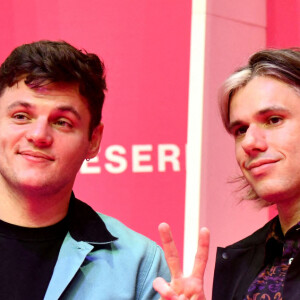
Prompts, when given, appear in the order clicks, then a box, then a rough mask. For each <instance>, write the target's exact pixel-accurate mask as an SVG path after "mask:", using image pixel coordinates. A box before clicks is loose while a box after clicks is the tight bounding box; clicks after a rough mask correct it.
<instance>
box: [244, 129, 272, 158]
mask: <svg viewBox="0 0 300 300" xmlns="http://www.w3.org/2000/svg"><path fill="white" fill-rule="evenodd" d="M241 146H242V148H243V149H244V151H245V152H246V153H247V154H248V155H249V156H255V155H257V154H258V153H260V152H264V151H266V150H267V149H268V144H267V141H266V136H265V132H264V130H263V128H260V127H259V126H257V125H256V124H250V126H249V127H248V129H247V131H246V133H245V136H244V138H243V140H242V144H241Z"/></svg>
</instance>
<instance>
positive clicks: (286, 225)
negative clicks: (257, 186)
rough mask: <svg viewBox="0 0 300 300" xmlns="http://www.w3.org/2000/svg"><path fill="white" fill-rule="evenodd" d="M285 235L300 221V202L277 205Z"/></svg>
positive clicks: (285, 202)
mask: <svg viewBox="0 0 300 300" xmlns="http://www.w3.org/2000/svg"><path fill="white" fill-rule="evenodd" d="M277 209H278V215H279V220H280V225H281V229H282V232H283V234H284V235H285V234H286V232H287V231H288V230H289V229H290V228H291V227H293V226H294V225H296V224H297V223H298V222H299V221H300V201H299V200H295V201H284V203H278V204H277Z"/></svg>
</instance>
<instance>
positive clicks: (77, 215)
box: [68, 193, 117, 244]
mask: <svg viewBox="0 0 300 300" xmlns="http://www.w3.org/2000/svg"><path fill="white" fill-rule="evenodd" d="M68 224H69V232H70V234H71V236H72V237H73V239H75V240H76V241H84V242H88V243H91V244H109V243H111V242H113V241H115V240H117V238H116V237H114V236H113V235H112V234H111V233H110V232H109V231H108V229H107V228H106V226H105V223H104V222H103V220H102V219H101V217H100V216H99V215H98V214H97V213H96V212H95V211H94V210H93V209H92V208H91V207H90V206H89V205H87V204H86V203H84V202H82V201H80V200H78V199H76V198H75V196H74V194H73V193H72V195H71V199H70V204H69V211H68Z"/></svg>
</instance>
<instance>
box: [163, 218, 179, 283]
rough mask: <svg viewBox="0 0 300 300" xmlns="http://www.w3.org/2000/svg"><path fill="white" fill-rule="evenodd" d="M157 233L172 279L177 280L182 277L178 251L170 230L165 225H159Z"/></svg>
mask: <svg viewBox="0 0 300 300" xmlns="http://www.w3.org/2000/svg"><path fill="white" fill-rule="evenodd" d="M158 231H159V234H160V238H161V241H162V246H163V249H164V252H165V257H166V261H167V263H168V266H169V269H170V272H171V275H172V279H176V278H179V277H181V276H182V270H181V265H180V259H179V255H178V251H177V248H176V245H175V242H174V240H173V237H172V233H171V228H170V226H169V225H168V224H167V223H161V224H160V225H159V226H158Z"/></svg>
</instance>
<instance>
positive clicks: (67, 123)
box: [54, 118, 73, 129]
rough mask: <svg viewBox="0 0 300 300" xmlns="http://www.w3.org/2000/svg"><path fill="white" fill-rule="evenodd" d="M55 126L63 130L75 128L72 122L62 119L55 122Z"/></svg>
mask: <svg viewBox="0 0 300 300" xmlns="http://www.w3.org/2000/svg"><path fill="white" fill-rule="evenodd" d="M54 125H56V126H58V127H62V128H70V129H71V128H73V124H72V122H70V121H69V120H68V119H65V118H60V119H58V120H56V121H55V122H54Z"/></svg>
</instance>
